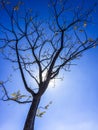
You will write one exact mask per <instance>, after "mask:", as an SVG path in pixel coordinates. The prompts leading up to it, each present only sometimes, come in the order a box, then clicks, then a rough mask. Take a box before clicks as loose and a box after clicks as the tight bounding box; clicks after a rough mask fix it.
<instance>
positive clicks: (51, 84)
mask: <svg viewBox="0 0 98 130" xmlns="http://www.w3.org/2000/svg"><path fill="white" fill-rule="evenodd" d="M46 77H47V71H44V72H43V73H42V79H43V81H45V79H46ZM59 84H60V79H57V78H54V79H51V80H50V82H49V85H48V88H55V87H56V86H58V85H59Z"/></svg>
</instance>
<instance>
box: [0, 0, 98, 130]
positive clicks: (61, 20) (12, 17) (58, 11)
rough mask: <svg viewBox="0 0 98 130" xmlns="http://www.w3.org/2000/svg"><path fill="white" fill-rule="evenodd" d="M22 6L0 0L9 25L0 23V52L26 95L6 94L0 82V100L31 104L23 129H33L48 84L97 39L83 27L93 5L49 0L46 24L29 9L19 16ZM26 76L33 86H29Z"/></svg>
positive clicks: (90, 21) (92, 45) (90, 19)
mask: <svg viewBox="0 0 98 130" xmlns="http://www.w3.org/2000/svg"><path fill="white" fill-rule="evenodd" d="M22 4H23V3H22V2H21V1H19V2H18V3H17V4H16V5H15V6H11V3H10V2H8V1H5V0H1V3H0V5H1V9H2V10H3V11H4V14H5V13H6V19H7V21H8V23H9V26H7V25H6V24H4V23H2V21H1V22H0V31H1V32H2V35H1V36H0V50H1V53H2V54H3V56H4V58H5V59H6V60H9V61H10V62H12V63H14V64H15V67H16V68H17V70H19V72H20V74H21V78H22V82H23V84H24V88H25V90H26V91H27V92H28V95H25V94H24V95H23V94H21V92H20V90H17V92H14V93H12V94H11V95H10V94H8V90H7V89H6V83H7V82H8V81H1V82H0V87H1V88H2V89H3V96H2V98H1V100H3V101H9V100H12V101H15V102H17V103H19V104H26V103H30V104H31V106H30V109H29V111H28V115H27V119H26V122H25V125H24V130H34V121H35V117H36V115H38V116H42V115H43V114H44V112H42V113H38V114H37V109H38V105H39V102H40V100H41V97H42V95H43V94H44V93H45V91H46V89H47V88H48V85H49V83H50V81H51V80H53V79H54V78H56V76H58V75H59V73H60V71H61V70H64V71H67V70H69V68H70V66H71V65H73V60H76V59H78V58H80V57H81V56H82V54H83V52H85V51H86V50H88V49H90V48H93V47H96V46H97V45H98V39H93V38H91V37H89V36H88V35H87V31H86V26H87V25H89V24H90V23H92V18H91V14H93V11H94V9H95V7H96V4H94V5H93V6H92V7H91V8H88V9H83V7H82V6H80V7H77V8H74V7H70V4H68V1H67V0H55V1H54V0H50V3H49V5H48V6H49V8H50V10H51V11H52V13H51V20H48V22H47V21H45V22H43V21H42V20H41V19H40V18H39V17H38V16H37V15H35V14H33V13H32V10H31V9H28V10H27V9H25V10H24V11H23V13H24V14H22V15H21V13H20V11H21V8H22V7H21V6H22ZM22 10H23V9H22ZM3 22H4V21H3ZM92 31H93V30H92ZM43 75H44V76H43ZM27 76H28V77H29V78H30V80H32V82H34V83H36V85H34V84H33V85H32V86H30V85H29V83H28V78H27ZM50 104H51V103H50ZM48 106H49V104H48V105H47V106H45V109H47V108H48Z"/></svg>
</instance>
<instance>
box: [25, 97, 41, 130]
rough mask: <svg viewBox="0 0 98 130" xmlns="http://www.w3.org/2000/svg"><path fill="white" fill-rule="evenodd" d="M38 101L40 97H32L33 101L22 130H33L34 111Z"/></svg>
mask: <svg viewBox="0 0 98 130" xmlns="http://www.w3.org/2000/svg"><path fill="white" fill-rule="evenodd" d="M39 102H40V98H34V99H33V102H32V104H31V106H30V109H29V112H28V115H27V119H26V122H25V125H24V129H23V130H34V121H35V116H36V111H37V108H38V105H39Z"/></svg>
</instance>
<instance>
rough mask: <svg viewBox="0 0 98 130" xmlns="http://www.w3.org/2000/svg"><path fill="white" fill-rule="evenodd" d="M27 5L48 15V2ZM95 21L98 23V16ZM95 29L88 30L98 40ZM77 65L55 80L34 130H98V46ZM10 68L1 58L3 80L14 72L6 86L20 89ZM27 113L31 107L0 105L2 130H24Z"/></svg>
mask: <svg viewBox="0 0 98 130" xmlns="http://www.w3.org/2000/svg"><path fill="white" fill-rule="evenodd" d="M25 1H26V0H25ZM87 2H89V1H87ZM92 2H93V1H92V0H91V3H92ZM26 3H27V6H29V5H30V6H31V7H35V8H34V9H35V10H41V12H40V13H41V14H42V15H43V16H44V15H46V14H47V12H45V11H44V9H46V6H45V5H46V4H47V1H46V2H45V1H44V0H43V1H42V2H39V1H38V0H34V2H32V1H31V0H30V3H29V2H27V1H26ZM31 3H32V4H31ZM43 3H44V4H45V5H44V6H43V7H42V5H43ZM91 3H90V2H89V3H88V4H89V5H91ZM42 8H43V9H42ZM97 13H98V12H97ZM96 21H97V22H98V19H97V17H96ZM93 28H94V31H93V32H92V30H90V29H88V33H89V34H90V35H93V36H94V37H96V36H98V25H97V24H96V26H94V27H93ZM76 63H77V65H76V66H72V67H71V71H70V72H65V73H63V74H62V75H61V76H64V80H63V81H59V80H58V81H55V82H56V83H57V84H56V86H55V87H54V88H53V87H52V86H51V87H50V88H48V90H47V91H46V93H45V95H44V96H43V97H42V100H41V103H40V106H45V105H46V104H48V103H49V102H50V101H52V104H51V105H50V107H49V109H48V110H47V112H46V114H45V115H44V116H43V117H42V118H38V117H37V118H36V123H35V130H53V129H55V130H98V47H96V48H93V49H91V50H89V51H87V52H85V53H84V56H83V57H82V58H81V59H80V60H78V61H76ZM11 67H12V65H11V64H9V62H8V61H4V60H2V56H1V55H0V80H3V79H6V78H7V77H8V75H9V74H10V73H13V79H14V82H13V84H11V83H10V84H8V86H7V87H8V89H11V88H10V87H14V88H15V90H16V89H17V86H21V85H22V84H21V79H20V77H19V75H18V73H16V72H13V71H12V69H11ZM16 77H17V78H16ZM11 91H12V89H11ZM28 110H29V105H19V104H17V103H14V102H0V130H22V128H23V125H24V122H25V119H26V115H27V112H28Z"/></svg>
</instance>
